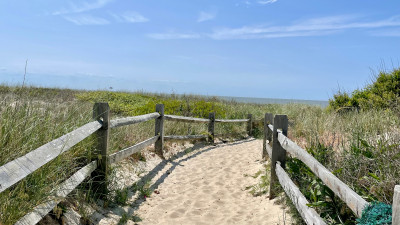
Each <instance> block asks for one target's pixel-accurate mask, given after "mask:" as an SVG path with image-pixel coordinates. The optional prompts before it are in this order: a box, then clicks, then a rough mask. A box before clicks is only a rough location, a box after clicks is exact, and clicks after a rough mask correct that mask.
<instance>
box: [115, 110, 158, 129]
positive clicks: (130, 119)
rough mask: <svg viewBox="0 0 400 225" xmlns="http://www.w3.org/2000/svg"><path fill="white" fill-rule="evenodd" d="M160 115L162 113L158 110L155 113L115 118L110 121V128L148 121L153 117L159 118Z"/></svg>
mask: <svg viewBox="0 0 400 225" xmlns="http://www.w3.org/2000/svg"><path fill="white" fill-rule="evenodd" d="M158 117H160V114H159V113H157V112H154V113H149V114H146V115H141V116H132V117H125V118H118V119H113V120H111V121H110V128H115V127H121V126H126V125H130V124H135V123H142V122H146V121H149V120H152V119H157V118H158Z"/></svg>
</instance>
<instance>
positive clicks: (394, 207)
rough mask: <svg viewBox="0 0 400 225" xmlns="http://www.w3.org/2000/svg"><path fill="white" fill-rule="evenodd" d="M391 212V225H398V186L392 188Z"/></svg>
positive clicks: (399, 212)
mask: <svg viewBox="0 0 400 225" xmlns="http://www.w3.org/2000/svg"><path fill="white" fill-rule="evenodd" d="M392 212H393V214H392V224H393V225H396V224H400V185H396V186H395V187H394V195H393V204H392Z"/></svg>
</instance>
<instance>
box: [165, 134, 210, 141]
mask: <svg viewBox="0 0 400 225" xmlns="http://www.w3.org/2000/svg"><path fill="white" fill-rule="evenodd" d="M207 137H208V136H207V135H186V136H176V135H170V136H164V140H166V141H184V140H201V139H207Z"/></svg>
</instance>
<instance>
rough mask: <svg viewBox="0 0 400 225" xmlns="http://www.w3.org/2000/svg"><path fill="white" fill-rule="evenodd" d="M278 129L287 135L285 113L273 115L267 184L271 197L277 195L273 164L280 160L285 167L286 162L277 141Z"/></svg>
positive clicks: (283, 152) (282, 149)
mask: <svg viewBox="0 0 400 225" xmlns="http://www.w3.org/2000/svg"><path fill="white" fill-rule="evenodd" d="M278 129H280V130H281V131H282V133H283V134H285V135H287V132H288V118H287V116H286V115H275V117H274V131H273V134H272V152H271V180H270V186H269V198H270V199H273V198H275V197H276V195H277V191H278V190H277V186H278V182H279V181H278V177H277V176H276V172H275V166H276V162H280V163H281V166H282V167H283V168H285V164H286V150H285V149H284V148H282V146H281V144H280V143H279V141H278Z"/></svg>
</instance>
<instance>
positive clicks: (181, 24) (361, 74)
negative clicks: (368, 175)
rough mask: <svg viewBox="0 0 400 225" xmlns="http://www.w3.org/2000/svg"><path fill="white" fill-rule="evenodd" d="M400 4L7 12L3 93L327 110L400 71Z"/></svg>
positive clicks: (266, 3)
mask: <svg viewBox="0 0 400 225" xmlns="http://www.w3.org/2000/svg"><path fill="white" fill-rule="evenodd" d="M399 9H400V1H376V0H374V1H372V0H352V1H348V0H346V1H345V0H335V1H324V0H305V1H299V0H297V1H289V0H248V1H241V0H229V1H228V0H219V1H215V0H214V1H208V0H203V1H199V0H193V1H182V0H180V1H177V0H169V1H166V0H164V1H162V0H146V1H144V0H141V1H140V0H129V1H128V0H124V1H123V0H86V1H77V0H70V1H51V0H35V1H28V0H24V1H22V0H21V1H12V0H2V1H0V49H1V51H0V83H7V84H21V83H22V81H23V74H24V67H25V61H26V59H28V66H27V76H26V82H27V83H28V84H31V85H40V86H55V87H69V88H84V89H109V88H110V87H113V90H128V91H135V90H144V91H151V92H163V93H191V94H203V95H222V96H242V97H265V98H293V99H312V100H327V99H328V98H330V97H332V95H333V93H335V92H336V91H337V90H338V88H341V89H342V90H347V91H352V90H354V89H355V88H360V87H363V86H364V85H365V84H366V83H367V82H368V81H370V80H371V77H372V76H373V72H371V71H378V70H379V69H382V68H383V69H387V70H390V69H392V68H393V67H398V66H399V65H400V64H399V61H400V60H399V52H400V11H399Z"/></svg>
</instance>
